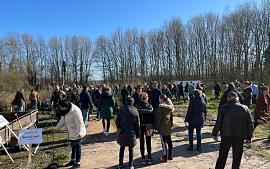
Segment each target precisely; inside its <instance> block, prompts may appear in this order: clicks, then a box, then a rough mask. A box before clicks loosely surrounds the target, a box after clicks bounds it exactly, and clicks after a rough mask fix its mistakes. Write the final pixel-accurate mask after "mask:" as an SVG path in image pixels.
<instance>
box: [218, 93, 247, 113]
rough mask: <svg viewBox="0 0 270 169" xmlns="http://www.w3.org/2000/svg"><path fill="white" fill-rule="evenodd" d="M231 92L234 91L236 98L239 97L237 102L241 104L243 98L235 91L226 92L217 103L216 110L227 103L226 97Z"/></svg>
mask: <svg viewBox="0 0 270 169" xmlns="http://www.w3.org/2000/svg"><path fill="white" fill-rule="evenodd" d="M231 91H234V92H235V93H237V95H238V97H239V102H240V103H241V104H243V96H242V95H241V94H240V93H239V92H238V91H236V90H229V89H228V90H227V91H225V92H224V94H223V96H222V97H221V99H220V102H219V106H218V110H219V109H220V108H221V107H222V106H223V105H224V104H225V103H227V97H228V93H230V92H231Z"/></svg>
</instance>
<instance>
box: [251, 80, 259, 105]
mask: <svg viewBox="0 0 270 169" xmlns="http://www.w3.org/2000/svg"><path fill="white" fill-rule="evenodd" d="M251 88H252V104H256V99H257V97H258V95H259V88H258V84H257V83H256V82H253V83H252V85H251Z"/></svg>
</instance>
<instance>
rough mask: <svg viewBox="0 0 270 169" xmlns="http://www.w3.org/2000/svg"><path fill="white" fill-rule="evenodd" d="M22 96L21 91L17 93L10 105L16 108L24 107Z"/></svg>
mask: <svg viewBox="0 0 270 169" xmlns="http://www.w3.org/2000/svg"><path fill="white" fill-rule="evenodd" d="M24 102H25V99H24V96H23V93H22V92H21V91H17V93H16V95H15V98H14V100H13V101H12V105H16V106H19V107H21V106H24Z"/></svg>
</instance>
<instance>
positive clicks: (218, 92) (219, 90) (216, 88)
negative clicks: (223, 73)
mask: <svg viewBox="0 0 270 169" xmlns="http://www.w3.org/2000/svg"><path fill="white" fill-rule="evenodd" d="M214 91H215V95H216V96H219V95H220V92H221V87H220V86H219V85H218V84H216V85H215V86H214Z"/></svg>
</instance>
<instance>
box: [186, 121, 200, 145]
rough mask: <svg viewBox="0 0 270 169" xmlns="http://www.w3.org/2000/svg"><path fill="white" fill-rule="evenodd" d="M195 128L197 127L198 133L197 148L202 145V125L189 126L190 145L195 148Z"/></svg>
mask: <svg viewBox="0 0 270 169" xmlns="http://www.w3.org/2000/svg"><path fill="white" fill-rule="evenodd" d="M194 129H196V135H197V148H201V145H202V132H201V130H202V126H201V125H199V126H192V125H189V126H188V138H189V146H190V147H191V148H193V133H194Z"/></svg>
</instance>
